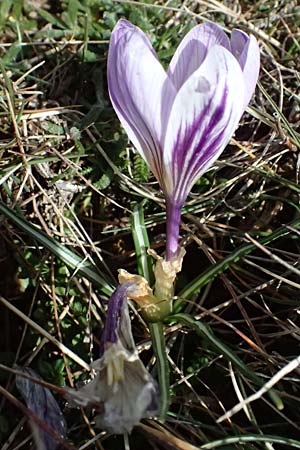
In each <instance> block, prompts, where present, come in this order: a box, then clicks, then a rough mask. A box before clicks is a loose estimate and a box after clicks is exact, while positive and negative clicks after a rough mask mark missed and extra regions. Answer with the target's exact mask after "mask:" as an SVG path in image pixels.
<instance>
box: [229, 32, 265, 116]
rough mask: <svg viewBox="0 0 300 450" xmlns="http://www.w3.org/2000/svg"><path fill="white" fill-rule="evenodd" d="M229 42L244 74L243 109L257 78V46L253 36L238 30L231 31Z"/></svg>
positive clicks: (258, 56) (258, 64) (248, 100)
mask: <svg viewBox="0 0 300 450" xmlns="http://www.w3.org/2000/svg"><path fill="white" fill-rule="evenodd" d="M230 43H231V51H232V54H233V55H234V56H235V57H236V59H237V60H238V62H239V64H240V66H241V69H242V71H243V74H244V83H245V97H244V109H245V108H246V107H247V105H248V103H249V102H250V99H251V97H252V94H253V92H254V89H255V86H256V83H257V79H258V74H259V66H260V55H259V46H258V42H257V40H256V39H255V37H254V36H248V35H247V34H246V33H244V32H243V31H240V30H233V31H232V33H231V42H230Z"/></svg>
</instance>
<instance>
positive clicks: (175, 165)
mask: <svg viewBox="0 0 300 450" xmlns="http://www.w3.org/2000/svg"><path fill="white" fill-rule="evenodd" d="M243 99H244V78H243V74H242V70H241V68H240V65H239V64H238V62H237V60H236V59H235V57H234V56H233V55H232V54H231V53H230V52H229V51H228V50H226V49H225V48H224V47H221V46H218V45H216V46H214V47H212V48H211V49H210V50H209V52H208V54H207V57H206V59H205V60H204V62H203V64H202V65H201V66H200V68H199V69H198V70H197V71H195V72H194V73H193V74H192V75H191V76H190V78H189V79H188V80H187V81H186V83H185V84H184V85H183V86H182V88H181V89H180V90H179V92H178V94H177V96H176V98H175V101H174V104H173V107H172V109H171V113H170V119H169V124H168V128H167V132H166V139H165V145H164V154H163V168H164V185H163V188H164V191H165V193H166V196H167V199H169V201H170V202H172V203H173V204H174V203H175V204H177V205H182V204H183V202H184V200H185V198H186V196H187V194H188V192H189V190H190V189H191V187H192V185H193V183H194V182H195V181H196V180H197V178H199V176H200V175H202V174H203V172H204V171H205V170H207V169H208V168H209V167H210V166H211V165H212V164H213V162H214V161H215V160H216V159H217V158H218V156H219V155H220V154H221V152H222V151H223V150H224V148H225V146H226V145H227V143H228V142H229V140H230V138H231V136H232V134H233V132H234V130H235V128H236V126H237V124H238V121H239V119H240V117H241V115H242V113H243Z"/></svg>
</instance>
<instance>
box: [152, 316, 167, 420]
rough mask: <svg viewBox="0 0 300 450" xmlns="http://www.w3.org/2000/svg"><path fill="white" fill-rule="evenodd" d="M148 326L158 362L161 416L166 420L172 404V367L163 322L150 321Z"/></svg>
mask: <svg viewBox="0 0 300 450" xmlns="http://www.w3.org/2000/svg"><path fill="white" fill-rule="evenodd" d="M148 326H149V330H150V335H151V340H152V345H153V352H154V354H155V357H156V363H157V374H158V383H159V391H160V392H159V393H160V418H161V420H164V419H165V417H166V415H167V412H168V409H169V404H170V367H169V362H168V356H167V350H166V340H165V335H164V326H163V324H162V323H161V322H156V323H149V324H148Z"/></svg>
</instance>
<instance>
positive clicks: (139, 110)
mask: <svg viewBox="0 0 300 450" xmlns="http://www.w3.org/2000/svg"><path fill="white" fill-rule="evenodd" d="M108 88H109V94H110V98H111V101H112V104H113V106H114V109H115V111H116V113H117V115H118V117H119V119H120V121H121V123H122V125H123V127H124V128H125V130H126V132H127V134H128V136H129V139H130V140H131V141H132V143H133V144H134V146H135V147H136V148H137V150H138V151H139V153H140V154H141V156H142V157H143V158H144V159H145V160H146V162H147V163H148V164H149V166H150V168H151V170H152V172H153V173H154V175H155V176H156V178H157V179H158V180H159V181H160V180H161V178H162V175H161V166H162V164H161V155H162V149H161V145H160V143H161V142H162V140H163V138H164V133H165V130H166V124H167V121H168V117H169V111H170V107H171V104H172V102H173V100H174V97H175V94H176V93H175V89H174V86H173V84H172V82H171V81H170V80H169V78H168V76H167V74H166V72H165V70H164V69H163V67H162V66H161V64H160V63H159V61H158V60H157V57H156V54H155V52H154V50H153V48H152V46H151V44H150V42H149V40H148V38H147V37H146V36H145V34H144V33H143V32H142V31H141V30H140V29H139V28H138V27H135V26H134V25H132V24H131V23H130V22H128V21H126V20H123V19H122V20H120V21H119V22H118V23H117V25H116V27H115V28H114V30H113V32H112V35H111V40H110V47H109V55H108Z"/></svg>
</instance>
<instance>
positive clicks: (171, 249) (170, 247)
mask: <svg viewBox="0 0 300 450" xmlns="http://www.w3.org/2000/svg"><path fill="white" fill-rule="evenodd" d="M166 204H167V242H166V260H167V261H170V260H171V259H172V258H174V257H176V256H177V253H178V240H179V227H180V217H181V209H182V205H181V204H178V203H173V202H172V201H171V200H169V199H167V200H166Z"/></svg>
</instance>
